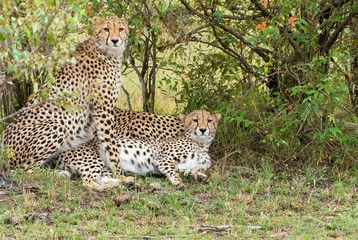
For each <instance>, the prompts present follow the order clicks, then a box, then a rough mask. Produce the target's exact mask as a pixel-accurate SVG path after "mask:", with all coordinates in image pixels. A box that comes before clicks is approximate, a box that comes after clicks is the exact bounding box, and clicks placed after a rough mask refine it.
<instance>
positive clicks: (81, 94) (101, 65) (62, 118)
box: [4, 16, 129, 176]
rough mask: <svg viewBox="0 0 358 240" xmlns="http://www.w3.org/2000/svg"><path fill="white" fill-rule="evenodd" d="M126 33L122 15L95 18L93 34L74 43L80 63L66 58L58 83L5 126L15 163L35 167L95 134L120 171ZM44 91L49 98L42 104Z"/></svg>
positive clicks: (111, 164)
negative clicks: (117, 123)
mask: <svg viewBox="0 0 358 240" xmlns="http://www.w3.org/2000/svg"><path fill="white" fill-rule="evenodd" d="M128 35H129V30H128V23H127V21H126V20H125V19H123V18H118V17H115V16H108V17H105V18H102V19H96V20H95V23H94V30H93V36H92V37H90V38H89V39H88V40H86V41H85V42H83V43H82V44H79V45H78V46H77V48H76V52H75V53H74V57H75V58H76V63H65V64H64V65H63V66H62V67H61V69H60V70H59V71H58V72H57V74H56V75H55V80H56V82H55V83H54V84H53V85H52V86H50V87H48V88H46V89H45V88H43V89H42V90H41V91H39V93H38V94H36V95H35V96H34V97H33V98H32V100H30V101H29V102H28V103H27V104H26V105H25V108H24V109H23V111H22V112H20V114H18V115H17V117H16V118H15V119H14V121H13V122H12V123H11V124H9V126H8V127H7V128H6V129H5V131H4V143H5V146H7V147H8V148H9V149H10V150H11V151H12V152H13V153H14V158H13V161H12V165H13V166H14V167H18V168H23V169H25V170H26V171H28V172H33V171H34V169H35V168H36V167H43V166H46V165H47V164H49V163H51V161H52V160H53V159H55V158H56V157H57V156H59V155H60V154H61V153H62V152H63V151H66V150H70V149H73V148H76V147H77V146H80V145H81V144H83V143H86V142H89V141H90V140H91V139H93V138H94V136H97V137H98V141H99V154H100V156H101V159H102V160H103V162H104V164H105V165H106V166H107V167H108V168H109V169H111V170H112V171H114V172H115V174H116V175H118V176H121V175H122V173H123V172H122V170H121V169H120V162H119V153H118V148H117V138H116V132H115V129H114V108H115V105H116V103H117V98H118V94H119V90H120V86H121V62H122V57H123V52H124V50H125V48H126V45H127V42H128ZM44 93H45V94H46V95H47V99H48V100H47V101H44V102H43V104H40V103H41V99H42V98H41V96H42V95H43V94H44ZM61 96H62V97H61Z"/></svg>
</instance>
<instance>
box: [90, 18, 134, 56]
mask: <svg viewBox="0 0 358 240" xmlns="http://www.w3.org/2000/svg"><path fill="white" fill-rule="evenodd" d="M128 35H129V30H128V23H127V21H126V20H125V19H124V18H118V17H115V16H109V17H105V18H102V19H98V20H97V19H96V20H95V23H94V29H93V36H94V39H95V42H96V44H97V47H98V48H99V49H100V50H101V51H103V52H104V53H106V54H111V55H114V56H118V57H122V53H123V52H124V50H125V48H126V45H127V42H128Z"/></svg>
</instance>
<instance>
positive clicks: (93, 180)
mask: <svg viewBox="0 0 358 240" xmlns="http://www.w3.org/2000/svg"><path fill="white" fill-rule="evenodd" d="M114 128H115V130H116V131H117V134H118V138H119V139H121V138H137V139H157V140H158V139H165V138H176V137H178V136H182V135H184V127H183V124H182V122H181V121H180V120H179V119H177V118H175V117H172V116H161V115H155V114H151V113H146V112H134V111H129V110H123V109H118V108H115V109H114ZM98 148H99V146H98V139H96V138H95V139H94V140H92V141H90V142H88V143H86V144H83V145H81V146H79V147H77V148H75V149H72V150H70V151H67V152H65V153H61V154H60V156H59V157H58V158H57V159H56V160H55V161H54V162H53V163H52V164H51V167H55V166H56V165H57V168H58V169H62V170H66V171H67V172H68V174H71V175H72V174H73V175H80V176H81V178H82V182H83V186H85V187H90V188H93V189H95V190H104V189H107V188H112V187H116V186H118V185H120V181H119V180H118V179H114V178H110V174H109V172H107V170H106V168H105V165H104V163H103V161H102V160H101V157H100V155H99V152H98Z"/></svg>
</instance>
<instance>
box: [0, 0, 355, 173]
mask: <svg viewBox="0 0 358 240" xmlns="http://www.w3.org/2000/svg"><path fill="white" fill-rule="evenodd" d="M357 4H358V3H357V2H356V1H348V0H339V1H336V0H335V1H333V0H332V1H313V0H277V1H268V0H264V1H259V0H250V1H249V0H243V1H231V0H227V1H211V0H210V1H185V0H180V1H155V0H152V1H147V0H144V1H143V0H141V1H137V0H135V1H107V2H97V1H91V2H87V1H71V0H60V1H52V0H48V1H45V2H43V1H26V0H24V1H2V2H1V8H2V12H1V14H0V22H1V25H0V44H1V55H0V64H1V65H0V67H1V68H2V69H3V70H4V74H3V75H4V77H3V78H1V80H0V86H1V88H0V99H1V105H0V116H1V117H2V118H4V117H6V116H10V117H12V116H13V115H12V114H13V113H15V112H16V111H18V110H19V109H20V108H21V107H22V106H23V105H24V103H25V102H26V101H27V100H28V98H29V97H30V96H31V94H32V93H33V92H36V91H37V90H38V89H39V87H40V86H42V85H51V82H52V80H53V76H54V74H55V72H56V70H57V69H58V67H59V66H60V65H61V64H62V63H63V62H64V61H74V60H73V59H71V57H70V53H71V52H73V51H74V49H75V45H76V43H77V42H79V41H82V39H83V38H85V37H86V35H87V34H90V30H89V29H90V28H88V26H90V25H91V19H92V17H94V16H105V15H111V14H115V15H119V16H124V17H125V18H127V19H128V21H129V24H130V28H131V36H130V46H129V48H128V51H127V52H126V58H125V59H126V60H125V62H124V69H123V72H124V75H128V76H129V77H130V78H131V79H132V80H133V81H137V82H138V85H140V86H141V93H140V94H141V96H142V106H141V109H142V110H144V111H150V112H154V111H155V104H156V102H155V100H156V94H158V93H157V92H158V90H160V93H161V94H163V93H164V94H166V93H168V95H169V93H170V96H174V99H175V101H176V103H177V106H178V111H183V110H184V111H191V110H193V109H197V108H204V109H207V110H210V111H217V112H221V113H222V114H223V115H224V116H225V117H224V119H223V123H222V124H221V128H220V133H219V135H218V137H217V141H216V144H215V146H214V147H213V150H214V151H215V153H216V154H217V155H218V156H226V155H230V156H231V159H233V161H232V162H233V163H234V164H237V162H236V161H235V159H241V160H248V161H253V162H262V161H263V160H268V161H274V162H276V163H278V164H279V165H281V166H285V164H288V163H296V162H299V163H307V162H308V163H327V164H332V166H334V167H344V168H348V167H351V166H352V165H354V164H355V162H356V159H357V155H358V154H357V151H356V150H355V149H356V148H357V144H358V137H357V117H358V107H357V102H358V52H357V51H356V48H357V46H358V38H357V34H358V22H357V16H358V5H357ZM124 87H126V86H125V84H124ZM156 90H157V92H156ZM127 94H128V97H129V98H130V94H132V93H130V92H129V93H128V92H127ZM45 98H46V96H44V99H45ZM159 113H160V112H159ZM10 117H8V118H6V119H3V120H2V121H1V126H0V130H1V131H2V130H3V128H4V127H5V126H6V123H8V122H9V121H11V118H10Z"/></svg>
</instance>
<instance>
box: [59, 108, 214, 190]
mask: <svg viewBox="0 0 358 240" xmlns="http://www.w3.org/2000/svg"><path fill="white" fill-rule="evenodd" d="M131 114H134V115H136V116H135V117H133V118H131V117H130V119H138V121H136V120H134V123H133V122H131V121H129V122H131V123H130V124H127V125H126V126H125V127H124V128H123V129H124V130H123V131H122V132H123V133H124V134H123V135H122V136H121V137H120V138H119V139H118V147H119V152H120V155H119V158H120V164H121V168H122V169H123V170H124V171H130V172H134V173H136V174H139V175H146V174H150V173H151V174H164V175H165V176H167V177H168V178H169V180H170V181H171V182H172V183H173V184H174V185H176V186H178V187H179V188H182V187H184V185H183V183H182V180H181V178H180V176H179V174H178V172H177V169H178V170H180V171H182V172H183V173H184V174H190V175H192V176H194V177H195V178H196V179H199V180H202V181H206V179H207V176H206V175H205V174H204V173H203V171H204V170H206V169H207V168H209V167H210V163H211V161H210V156H209V154H208V149H209V146H210V144H211V142H212V140H213V139H214V137H215V133H216V129H217V122H218V121H219V119H220V117H221V115H220V114H216V115H214V114H210V113H208V112H206V111H202V110H199V111H194V112H192V113H190V114H189V115H187V116H185V115H181V119H182V120H183V121H182V123H180V122H179V120H177V119H176V120H174V119H173V118H172V117H168V116H158V115H153V114H147V113H144V114H143V113H142V114H139V115H138V114H137V113H133V112H130V113H129V115H131ZM163 118H164V119H165V120H164V121H165V122H166V123H168V122H170V123H169V124H173V125H174V126H175V127H170V128H169V129H166V131H165V132H163V131H162V132H161V133H159V131H161V129H162V128H164V127H165V126H166V125H165V124H163V122H164V121H163ZM168 118H169V119H170V120H168ZM149 119H150V121H147V120H149ZM153 119H156V121H158V123H162V124H158V125H157V126H156V127H154V126H155V125H153V127H152V128H151V129H147V127H146V124H155V121H153ZM122 120H123V119H122ZM127 121H128V119H127ZM141 121H142V126H144V127H140V126H139V125H137V124H136V123H138V124H139V123H141ZM153 122H154V123H153ZM133 127H134V128H133ZM140 128H141V129H142V130H143V129H146V132H148V130H149V132H153V133H154V134H155V135H154V136H155V138H153V136H152V137H150V138H146V137H145V135H146V134H143V132H142V131H140V130H139V129H140ZM183 131H184V134H183ZM128 132H130V134H127V133H128ZM167 133H168V135H167ZM128 136H129V137H131V138H128ZM133 136H139V137H133ZM96 144H97V143H96V141H93V142H91V144H87V145H85V146H81V147H79V148H77V149H74V150H72V151H69V152H67V153H65V154H62V155H61V156H60V157H59V158H58V161H57V163H58V167H59V168H61V169H66V170H68V171H70V172H71V173H72V174H73V173H79V174H80V175H81V176H82V178H83V179H84V181H85V179H88V178H91V177H93V172H94V171H96V172H98V171H99V169H103V168H105V166H104V164H103V163H102V161H98V159H99V156H98V154H97V155H96V150H95V149H96V148H97V145H96ZM96 159H97V160H96ZM96 169H97V170H96ZM104 176H105V177H106V178H109V176H108V174H106V173H104V174H102V175H97V176H96V177H95V178H96V179H101V178H103V177H104Z"/></svg>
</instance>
